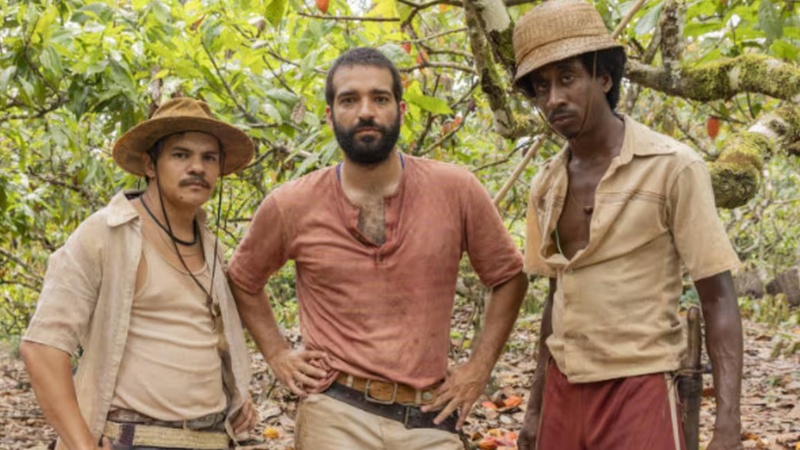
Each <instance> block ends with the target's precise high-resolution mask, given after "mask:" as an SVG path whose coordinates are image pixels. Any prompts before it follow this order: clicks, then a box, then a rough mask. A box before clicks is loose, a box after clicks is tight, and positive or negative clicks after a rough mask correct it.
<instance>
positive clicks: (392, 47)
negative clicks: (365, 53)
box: [378, 44, 413, 66]
mask: <svg viewBox="0 0 800 450" xmlns="http://www.w3.org/2000/svg"><path fill="white" fill-rule="evenodd" d="M378 50H380V52H381V53H383V54H384V56H386V57H387V58H389V59H390V60H391V61H392V62H393V63H394V64H395V65H396V66H402V65H404V64H411V63H412V62H413V60H412V59H411V56H410V55H409V54H408V53H406V51H405V50H403V47H400V46H399V45H397V44H383V45H381V46H380V47H378Z"/></svg>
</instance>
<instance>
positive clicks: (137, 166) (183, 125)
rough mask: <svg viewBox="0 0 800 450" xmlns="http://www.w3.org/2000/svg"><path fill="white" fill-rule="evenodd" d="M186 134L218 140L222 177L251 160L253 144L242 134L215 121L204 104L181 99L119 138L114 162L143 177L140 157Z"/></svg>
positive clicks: (230, 126) (142, 160) (166, 103)
mask: <svg viewBox="0 0 800 450" xmlns="http://www.w3.org/2000/svg"><path fill="white" fill-rule="evenodd" d="M188 131H198V132H201V133H206V134H210V135H212V136H215V137H216V138H217V139H219V142H220V145H221V146H222V150H223V151H224V152H225V166H224V167H223V168H222V174H223V175H227V174H229V173H233V172H236V171H237V170H240V169H242V168H244V167H245V166H246V165H247V163H249V162H250V160H252V159H253V152H254V150H253V141H251V140H250V138H249V137H247V135H246V134H245V133H244V132H243V131H242V130H240V129H238V128H236V127H234V126H232V125H229V124H227V123H225V122H223V121H221V120H217V119H216V118H215V117H214V114H213V113H212V112H211V109H210V108H209V107H208V105H207V104H206V103H205V102H201V101H198V100H194V99H191V98H186V97H181V98H173V99H171V100H168V101H167V102H165V103H164V104H163V105H161V106H160V107H159V108H158V109H157V110H156V112H155V113H154V114H153V116H152V117H151V118H150V119H149V120H146V121H144V122H142V123H140V124H139V125H136V126H135V127H133V128H131V129H130V130H128V132H127V133H125V134H124V135H122V137H121V138H119V140H118V141H117V143H116V144H114V151H113V156H114V160H115V161H116V162H117V164H119V166H120V167H122V168H123V169H124V170H125V171H127V172H130V173H132V174H134V175H139V176H145V171H144V169H145V165H144V159H143V158H142V155H143V154H144V153H146V152H147V151H149V150H150V149H151V148H153V146H154V145H155V144H156V142H158V140H159V139H161V138H163V137H166V136H169V135H171V134H175V133H185V132H188Z"/></svg>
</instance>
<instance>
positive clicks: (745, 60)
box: [626, 54, 800, 103]
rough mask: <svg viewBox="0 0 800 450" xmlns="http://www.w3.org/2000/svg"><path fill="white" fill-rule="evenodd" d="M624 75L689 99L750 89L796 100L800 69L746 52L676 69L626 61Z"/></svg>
mask: <svg viewBox="0 0 800 450" xmlns="http://www.w3.org/2000/svg"><path fill="white" fill-rule="evenodd" d="M626 76H627V78H628V79H629V80H630V81H632V82H634V83H636V84H639V85H642V86H644V87H648V88H650V89H653V90H656V91H660V92H663V93H665V94H669V95H673V96H676V97H681V98H685V99H690V100H698V101H711V100H722V99H727V98H730V97H733V96H734V95H736V94H739V93H743V92H753V93H759V94H764V95H769V96H771V97H775V98H779V99H783V100H789V101H793V102H795V103H800V68H798V67H796V66H794V65H792V64H786V63H783V62H781V61H779V60H777V59H774V58H771V57H769V56H765V55H757V54H747V55H742V56H738V57H736V58H729V59H723V60H720V61H714V62H709V63H705V64H698V65H695V66H687V67H682V68H680V69H679V70H676V71H670V70H667V69H664V68H663V67H653V66H649V65H646V64H642V63H639V62H637V61H630V62H629V64H628V66H627V68H626Z"/></svg>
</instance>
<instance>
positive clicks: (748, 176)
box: [708, 105, 800, 208]
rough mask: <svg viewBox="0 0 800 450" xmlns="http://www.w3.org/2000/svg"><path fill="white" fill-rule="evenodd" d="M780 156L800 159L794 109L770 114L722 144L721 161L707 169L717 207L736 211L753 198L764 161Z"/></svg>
mask: <svg viewBox="0 0 800 450" xmlns="http://www.w3.org/2000/svg"><path fill="white" fill-rule="evenodd" d="M777 153H785V154H789V155H794V156H798V155H800V109H798V108H797V107H795V106H792V105H788V106H784V107H782V108H779V109H776V110H775V111H772V112H770V113H769V114H767V115H765V116H763V117H762V118H761V119H759V120H758V122H756V123H755V124H754V125H753V126H751V127H750V129H749V130H748V131H744V132H741V133H737V134H734V135H732V136H731V137H730V138H728V139H727V140H726V141H725V142H724V143H723V151H722V153H721V154H720V156H719V158H717V160H716V161H714V162H712V163H709V165H708V168H709V172H710V173H711V182H712V184H713V186H714V195H715V196H716V201H717V206H718V207H720V208H736V207H738V206H742V205H744V204H745V203H747V202H748V201H749V200H750V199H751V198H753V197H754V196H755V194H756V193H757V192H758V189H759V186H760V185H761V181H762V171H763V169H764V161H766V160H768V159H769V158H771V157H772V156H773V155H775V154H777Z"/></svg>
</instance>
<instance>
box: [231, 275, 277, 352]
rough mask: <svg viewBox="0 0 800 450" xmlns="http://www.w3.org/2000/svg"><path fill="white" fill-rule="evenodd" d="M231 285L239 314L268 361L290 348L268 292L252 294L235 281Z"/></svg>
mask: <svg viewBox="0 0 800 450" xmlns="http://www.w3.org/2000/svg"><path fill="white" fill-rule="evenodd" d="M230 285H231V291H232V292H233V296H234V298H235V299H236V306H237V308H238V309H239V315H240V316H241V318H242V320H243V321H244V324H245V327H247V330H248V331H249V332H250V336H252V337H253V340H254V341H255V342H256V345H258V348H259V350H261V354H262V355H264V359H265V360H266V361H267V363H269V362H270V360H272V358H273V357H274V356H275V355H276V354H277V353H278V352H280V351H281V350H286V349H290V348H291V346H290V345H289V343H288V342H286V339H284V337H283V335H282V334H281V331H280V328H278V322H277V321H276V320H275V315H274V314H273V312H272V306H271V305H270V303H269V298H268V297H267V294H266V293H264V292H263V291H261V292H259V293H258V294H250V293H249V292H246V291H244V290H242V289H241V288H240V287H238V286H237V285H236V284H235V283H233V282H231V283H230Z"/></svg>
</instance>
